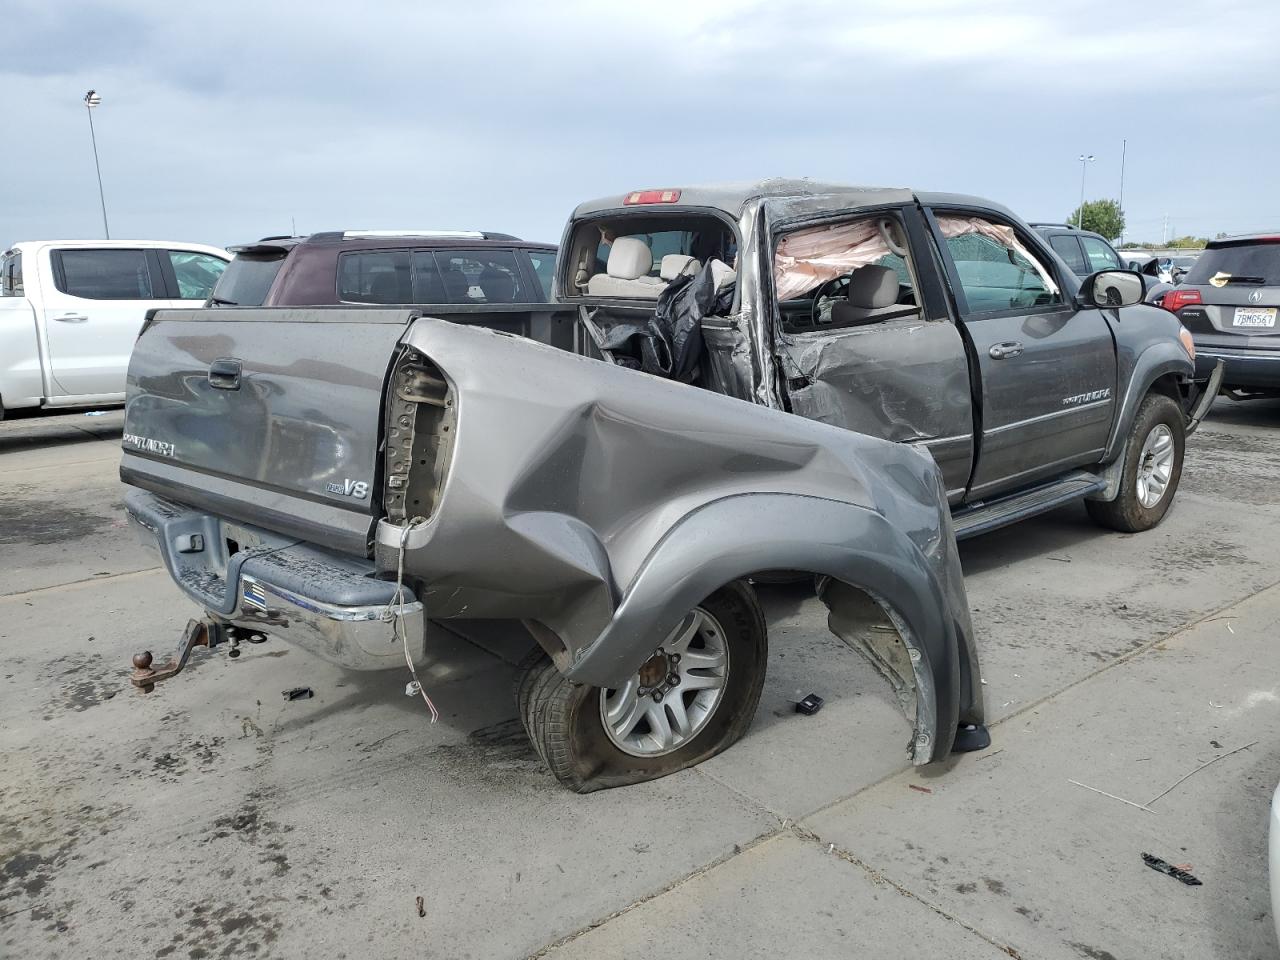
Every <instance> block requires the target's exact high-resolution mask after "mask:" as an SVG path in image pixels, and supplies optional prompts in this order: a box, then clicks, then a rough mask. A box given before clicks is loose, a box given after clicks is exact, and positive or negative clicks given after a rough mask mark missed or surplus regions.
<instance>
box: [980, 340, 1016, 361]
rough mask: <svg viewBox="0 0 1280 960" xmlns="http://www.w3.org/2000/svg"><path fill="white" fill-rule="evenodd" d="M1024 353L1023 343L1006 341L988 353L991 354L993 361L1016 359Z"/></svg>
mask: <svg viewBox="0 0 1280 960" xmlns="http://www.w3.org/2000/svg"><path fill="white" fill-rule="evenodd" d="M1021 352H1022V342H1021V341H1020V340H1006V341H1005V342H1004V343H997V344H996V345H995V346H994V347H992V348H991V349H990V350H988V351H987V353H989V354H991V359H992V360H1008V359H1009V358H1010V357H1016V356H1017V355H1018V354H1020V353H1021Z"/></svg>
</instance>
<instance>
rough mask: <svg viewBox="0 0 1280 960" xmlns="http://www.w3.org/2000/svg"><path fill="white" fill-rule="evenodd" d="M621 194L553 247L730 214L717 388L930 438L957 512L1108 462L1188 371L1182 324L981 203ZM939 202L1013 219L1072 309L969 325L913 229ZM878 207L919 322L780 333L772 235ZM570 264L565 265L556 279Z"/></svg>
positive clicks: (863, 193) (713, 191) (712, 362)
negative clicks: (1099, 283)
mask: <svg viewBox="0 0 1280 960" xmlns="http://www.w3.org/2000/svg"><path fill="white" fill-rule="evenodd" d="M622 199H623V198H622V196H620V195H619V196H614V197H605V198H601V199H599V200H595V201H590V202H587V203H583V204H581V205H579V207H578V208H577V209H576V210H575V212H574V216H573V219H571V220H570V223H569V225H568V226H567V228H566V231H565V234H564V240H563V242H562V249H568V248H569V247H570V245H571V239H572V237H573V235H574V230H575V227H576V225H577V224H578V223H579V222H580V221H582V220H591V219H594V218H597V217H607V218H609V219H611V220H618V219H620V218H624V217H627V216H636V217H646V218H650V219H651V218H653V217H655V216H660V215H664V214H671V215H676V216H678V215H681V214H682V213H688V212H689V211H690V210H691V209H693V208H697V210H698V211H700V212H706V211H716V212H718V213H720V214H721V215H723V216H724V217H725V218H726V219H729V220H731V221H732V222H733V223H734V224H735V225H736V233H737V236H738V242H739V248H738V261H737V268H738V285H737V298H736V300H735V304H734V312H733V315H732V316H730V317H727V318H723V319H721V318H715V320H714V322H712V323H709V324H704V328H705V329H707V331H708V335H707V349H708V353H709V359H708V367H709V368H710V374H709V377H708V379H709V380H710V384H711V385H712V386H714V388H715V389H717V390H720V391H722V392H725V393H728V394H730V395H732V396H736V397H740V398H743V399H751V400H753V401H754V402H756V403H758V404H761V405H764V406H769V407H773V408H776V409H790V410H793V411H794V412H796V413H798V414H800V415H801V416H804V417H809V418H813V419H818V420H821V421H823V422H826V423H831V424H835V425H839V426H844V427H847V428H849V429H852V430H857V431H859V432H863V433H867V434H871V435H874V436H879V437H884V438H887V439H892V440H898V441H906V442H914V443H919V444H921V445H923V446H924V447H926V448H928V449H929V450H930V451H931V452H933V453H934V455H935V457H936V458H937V460H938V462H939V465H940V466H941V467H942V469H943V472H944V476H945V478H946V486H947V490H948V496H949V500H950V502H951V503H952V504H953V505H954V506H955V507H956V508H957V509H958V510H959V509H963V508H964V507H965V506H966V504H982V503H983V502H986V501H990V499H991V498H993V497H995V498H999V497H1002V496H1006V495H1011V494H1014V493H1016V492H1018V491H1020V490H1024V489H1028V488H1031V487H1035V486H1037V485H1039V484H1043V483H1045V482H1047V481H1052V480H1054V479H1056V478H1065V477H1067V476H1069V475H1071V474H1072V472H1073V471H1074V470H1076V469H1079V468H1082V467H1083V468H1088V469H1091V470H1095V471H1099V472H1100V471H1102V470H1103V469H1105V467H1106V466H1107V465H1108V464H1109V463H1111V462H1112V461H1113V460H1114V459H1115V457H1116V456H1118V455H1119V453H1120V451H1121V449H1122V445H1123V438H1124V436H1126V435H1127V432H1128V430H1129V427H1130V425H1131V423H1132V416H1133V413H1134V412H1135V411H1136V409H1137V404H1138V403H1140V402H1141V399H1142V397H1143V396H1144V395H1145V394H1146V392H1147V391H1148V390H1149V389H1150V388H1151V386H1152V384H1153V383H1154V382H1155V381H1156V380H1157V379H1158V378H1160V377H1161V376H1166V375H1167V376H1170V377H1171V378H1172V379H1173V380H1174V381H1176V382H1177V383H1181V384H1183V385H1184V386H1185V384H1186V383H1188V382H1189V381H1190V379H1191V378H1192V377H1193V376H1194V375H1195V367H1194V364H1193V363H1192V361H1191V359H1190V358H1189V357H1188V355H1187V353H1186V351H1185V350H1184V349H1183V348H1182V347H1181V346H1180V344H1179V342H1178V332H1179V324H1178V321H1177V319H1176V318H1175V317H1173V316H1172V315H1171V314H1169V313H1168V312H1167V311H1163V310H1160V309H1158V308H1154V307H1149V306H1146V305H1141V304H1138V305H1133V306H1128V307H1124V308H1121V309H1120V310H1097V309H1092V308H1089V307H1086V306H1083V305H1081V304H1080V302H1079V299H1078V297H1079V291H1080V281H1079V279H1078V278H1077V277H1076V276H1075V275H1074V274H1073V273H1072V272H1071V271H1070V270H1069V269H1068V268H1067V266H1066V264H1064V263H1063V262H1062V260H1061V259H1060V258H1059V257H1058V256H1057V254H1055V253H1054V252H1053V250H1052V248H1051V247H1050V246H1049V244H1048V243H1047V241H1046V240H1045V239H1044V237H1043V236H1042V235H1041V234H1039V233H1037V232H1036V231H1035V230H1034V229H1032V228H1031V227H1030V226H1029V225H1027V224H1026V223H1024V222H1023V221H1022V220H1021V219H1020V218H1018V217H1017V216H1016V215H1015V214H1014V213H1012V212H1011V211H1010V210H1008V209H1007V208H1005V207H1003V206H1001V205H1000V204H997V203H992V202H990V201H988V200H984V199H981V198H978V197H972V196H966V195H962V194H951V193H935V192H919V191H915V192H913V191H911V190H909V189H905V188H854V187H845V186H840V185H835V184H825V183H816V182H812V181H807V180H766V181H762V182H759V183H754V184H740V185H732V184H731V185H722V186H712V187H694V188H688V189H685V188H681V189H680V199H679V202H677V203H673V204H664V205H662V206H660V207H653V206H650V207H645V206H632V207H626V206H623V204H622ZM935 207H936V208H939V209H941V210H954V211H959V212H961V213H964V214H968V215H979V216H982V215H985V216H990V217H994V218H995V219H997V220H999V221H1004V222H1007V223H1009V224H1012V225H1014V227H1015V228H1016V229H1017V230H1018V231H1019V232H1020V233H1021V234H1022V235H1023V241H1024V242H1025V243H1026V244H1027V245H1028V246H1029V247H1030V248H1032V249H1033V250H1035V251H1036V252H1037V253H1038V254H1040V255H1041V256H1042V258H1043V259H1044V260H1045V261H1046V263H1047V264H1048V265H1049V266H1050V268H1051V269H1053V270H1054V271H1055V272H1056V274H1057V279H1058V284H1059V286H1060V288H1061V290H1062V293H1063V297H1064V299H1065V300H1066V303H1065V304H1064V305H1063V306H1062V307H1060V308H1058V309H1048V310H1046V309H1044V308H1040V309H1036V310H1028V311H1021V312H1019V311H1009V312H1004V313H999V314H988V315H977V316H972V317H965V318H963V319H962V318H961V311H960V309H959V307H958V304H957V303H956V300H955V297H954V296H953V295H952V293H951V288H950V282H949V281H948V280H947V279H946V277H945V276H943V273H944V272H945V269H946V267H945V265H944V264H942V263H940V262H939V261H938V259H937V257H936V255H935V254H934V252H933V249H931V247H934V246H936V245H937V243H936V240H933V241H928V240H924V239H923V238H924V237H927V234H928V232H929V231H930V229H931V228H930V226H928V225H926V222H925V221H926V220H927V219H928V217H926V216H921V217H918V219H917V220H916V222H914V223H913V222H912V218H913V217H916V216H917V215H916V213H915V211H916V210H925V209H928V210H932V209H933V208H935ZM878 210H894V211H897V212H899V213H900V214H902V215H903V216H904V219H905V221H906V226H907V232H908V235H909V236H910V242H911V247H912V252H913V256H914V259H915V262H916V269H917V272H918V273H919V274H921V276H920V277H919V280H920V282H921V287H922V290H921V293H922V295H923V296H924V302H923V303H921V304H920V306H921V308H922V316H923V317H924V318H925V321H924V322H915V323H912V322H910V321H905V322H903V321H899V322H894V321H890V322H885V323H881V324H876V325H872V326H867V327H862V328H856V329H850V330H844V331H826V332H822V333H814V334H808V333H806V334H788V333H786V332H784V331H783V330H782V329H781V326H780V322H779V320H780V316H779V313H778V309H777V305H776V301H774V299H773V288H772V270H771V264H772V255H773V244H774V242H775V237H776V234H777V232H778V230H779V229H781V228H787V229H791V228H794V227H796V226H799V225H805V224H809V223H820V222H824V221H830V220H834V219H841V218H848V217H853V216H857V215H859V214H866V213H869V212H871V211H878ZM921 231H923V233H922V232H921ZM567 269H569V267H568V265H567V263H562V265H561V270H562V272H563V271H564V270H567ZM557 282H558V283H559V280H558V281H557ZM561 286H562V287H563V284H562V285H561ZM566 299H572V300H578V301H581V300H587V301H590V300H591V299H592V298H584V297H571V298H566ZM596 300H597V302H600V301H599V300H598V298H596ZM583 309H584V310H585V309H587V308H585V307H584V308H583ZM935 324H940V326H936V327H935ZM1011 340H1012V341H1016V342H1017V343H1019V344H1020V345H1021V347H1022V352H1021V354H1020V355H1018V356H1017V357H1015V358H1010V359H1003V360H998V361H997V360H994V359H993V358H992V357H991V355H990V352H989V351H990V348H991V347H992V346H995V345H997V344H1001V343H1005V342H1008V341H1011ZM1140 357H1141V358H1143V359H1141V360H1139V358H1140ZM1157 361H1158V362H1157ZM1173 393H1174V395H1175V396H1177V395H1178V390H1177V387H1176V386H1175V387H1174V388H1173ZM1095 394H1096V395H1097V396H1093V395H1095Z"/></svg>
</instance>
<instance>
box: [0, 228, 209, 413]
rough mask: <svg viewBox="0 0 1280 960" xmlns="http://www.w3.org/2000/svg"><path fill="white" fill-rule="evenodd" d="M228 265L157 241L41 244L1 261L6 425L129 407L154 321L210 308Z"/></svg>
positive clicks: (0, 381)
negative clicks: (61, 411)
mask: <svg viewBox="0 0 1280 960" xmlns="http://www.w3.org/2000/svg"><path fill="white" fill-rule="evenodd" d="M230 259H231V257H230V254H228V253H227V252H226V251H225V250H221V249H219V248H218V247H209V246H204V245H203V244H198V243H166V242H163V241H157V240H100V241H62V240H35V241H28V242H25V243H17V244H14V245H13V247H12V249H10V250H6V251H5V252H4V253H3V254H0V418H3V417H4V412H5V411H6V410H14V409H17V408H19V407H72V406H96V405H105V404H112V403H123V402H124V378H125V371H126V370H127V369H128V366H129V354H130V352H132V350H133V343H134V341H135V340H136V339H137V338H138V331H139V330H141V329H142V322H143V320H144V319H145V318H146V315H147V311H148V310H151V309H153V308H156V307H194V306H199V305H201V304H203V303H204V301H205V299H206V298H208V296H209V291H210V290H212V289H213V285H214V283H215V282H216V281H217V279H218V277H219V276H220V275H221V274H222V271H223V270H224V269H225V268H226V265H227V262H228V261H229V260H230Z"/></svg>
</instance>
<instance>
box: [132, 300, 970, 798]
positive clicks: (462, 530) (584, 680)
mask: <svg viewBox="0 0 1280 960" xmlns="http://www.w3.org/2000/svg"><path fill="white" fill-rule="evenodd" d="M121 476H122V478H123V480H124V481H125V483H127V484H129V485H130V486H131V487H132V489H131V490H130V491H129V493H128V495H127V497H126V504H127V509H128V514H129V517H130V519H131V522H132V523H133V524H134V525H136V527H137V528H139V531H140V532H141V534H142V535H143V537H144V539H145V540H146V541H147V542H149V543H151V544H153V545H154V546H156V547H157V548H158V550H159V552H160V554H161V556H162V557H163V560H164V563H165V565H166V566H167V568H168V570H169V572H170V573H171V575H172V577H173V579H174V581H175V582H176V583H177V585H178V586H179V587H180V588H181V589H182V590H183V591H184V592H185V593H186V594H187V596H188V597H190V598H191V599H192V600H193V601H194V602H195V603H196V604H197V606H199V607H200V608H202V610H203V611H204V615H203V618H202V621H201V622H199V623H198V624H196V623H194V622H193V626H195V629H194V630H189V631H188V635H187V637H186V639H185V641H184V647H183V649H182V651H181V654H180V658H179V661H181V658H182V657H185V656H186V655H187V653H188V652H189V649H190V645H191V644H193V643H206V644H208V645H210V646H213V645H217V644H219V643H222V642H227V643H229V644H231V645H234V644H236V643H238V642H240V641H241V640H245V639H256V638H258V637H259V636H260V635H262V634H269V635H272V636H276V637H280V638H283V639H285V640H287V641H290V642H293V643H296V644H298V645H299V646H301V647H304V648H306V649H308V650H310V651H313V652H314V653H316V654H317V655H319V656H321V657H324V658H326V659H328V660H331V661H333V662H335V663H338V664H341V665H343V666H345V667H349V668H352V669H378V668H385V667H393V666H396V665H397V664H399V665H403V664H404V662H405V660H406V659H408V660H409V661H410V662H411V663H421V662H422V661H423V660H424V659H426V658H428V657H429V656H430V650H428V649H426V648H425V641H424V628H425V618H427V617H430V618H432V619H445V620H447V619H450V618H467V617H476V618H503V619H508V620H511V621H515V622H518V623H521V624H523V625H524V627H525V628H527V630H528V631H529V633H530V634H531V636H532V638H533V640H536V643H537V648H536V650H535V655H533V656H531V657H530V658H529V659H528V660H527V661H526V663H525V665H524V667H523V671H522V676H521V678H520V681H519V686H518V691H517V692H518V703H519V712H520V716H521V719H522V720H523V722H524V724H525V727H526V729H527V730H528V732H529V735H530V737H531V739H532V741H533V743H534V744H535V746H536V747H537V749H538V751H539V752H540V753H541V755H542V757H543V758H544V759H545V760H546V762H547V764H548V766H549V767H550V768H551V770H552V772H553V773H554V774H555V775H556V777H558V778H559V779H560V781H561V782H562V783H564V784H565V785H567V786H569V787H570V788H572V789H575V790H580V791H586V790H593V789H598V788H601V787H608V786H615V785H619V784H625V783H632V782H637V781H640V780H646V779H651V778H654V777H658V776H662V775H664V774H667V773H670V772H672V771H675V770H678V769H681V768H684V767H687V766H690V765H692V764H695V763H698V762H699V761H701V760H703V759H705V758H707V757H710V756H712V755H714V754H716V753H718V752H719V751H721V750H723V749H725V748H726V747H727V746H729V745H730V744H732V743H733V742H734V741H736V740H737V739H738V738H740V737H741V736H742V735H743V733H744V732H745V731H746V729H747V727H748V725H749V724H750V722H751V719H752V716H753V713H754V710H755V707H756V704H757V701H758V699H759V696H760V691H761V687H762V684H763V681H764V674H765V665H766V660H767V636H766V630H765V621H764V617H763V615H762V613H761V609H760V606H759V604H758V602H757V600H756V597H755V593H754V591H753V589H752V587H751V585H750V582H749V578H750V577H751V576H752V575H753V574H755V573H757V572H760V571H765V570H773V569H779V568H781V569H788V570H797V571H806V572H810V573H813V574H815V575H817V576H818V577H819V578H820V580H819V585H820V588H819V593H820V596H821V597H822V599H823V600H824V601H825V602H826V603H827V605H828V606H829V607H830V608H831V615H830V623H831V626H832V629H833V630H835V631H836V632H838V633H841V634H842V635H844V636H846V638H847V639H849V640H850V642H851V643H854V644H855V645H858V644H860V649H861V650H862V652H864V653H866V654H867V655H868V656H869V657H870V658H871V659H872V661H873V662H874V663H875V664H876V665H877V666H878V667H879V668H880V669H881V671H882V672H883V673H884V675H885V676H886V677H887V678H889V679H890V681H891V682H893V683H894V684H895V686H896V687H897V688H898V692H899V695H900V697H901V699H902V700H903V702H904V705H905V706H906V707H907V708H908V711H909V714H910V717H911V719H912V721H913V726H914V729H913V731H912V734H911V739H910V742H909V746H908V754H909V756H910V758H911V760H912V761H913V762H914V763H917V764H923V763H928V762H930V761H933V760H938V759H942V758H944V757H945V756H946V755H947V754H948V752H950V751H951V750H952V749H953V747H956V748H961V747H964V746H973V745H975V744H979V745H984V744H985V742H986V736H985V730H984V729H983V728H982V726H981V725H982V723H983V708H982V693H981V689H982V688H981V686H980V685H979V684H980V677H979V669H978V662H977V655H976V650H975V646H974V638H973V633H972V627H971V625H970V619H969V610H968V606H967V601H966V599H965V592H964V586H963V581H962V577H961V571H960V566H959V562H958V560H957V555H956V546H955V538H954V535H953V532H952V527H951V518H950V514H949V511H948V508H947V500H946V492H945V489H944V487H943V484H942V480H941V475H940V473H939V471H938V468H937V466H936V465H935V463H934V461H933V460H932V459H931V458H930V456H929V455H928V453H927V452H925V451H923V450H917V449H914V448H912V447H911V446H908V445H903V444H896V443H890V442H886V441H884V440H880V439H875V438H871V437H867V436H863V435H861V434H858V433H855V432H852V431H849V430H845V429H842V428H839V427H835V426H830V425H828V424H823V423H819V422H816V421H813V420H806V419H803V418H800V417H795V416H792V415H790V414H787V413H784V412H782V411H779V410H772V409H769V408H768V407H765V406H760V405H753V404H748V403H743V402H741V401H739V400H735V399H732V398H729V397H725V396H720V395H718V394H716V393H714V392H710V391H707V390H701V389H699V388H697V387H695V386H689V385H685V384H680V383H674V382H670V381H667V380H663V379H659V378H656V377H652V376H648V375H645V374H642V373H637V372H634V371H630V370H626V369H622V368H621V367H619V366H616V365H610V364H607V363H603V362H600V361H599V360H595V359H588V358H586V357H583V356H580V355H577V354H575V353H573V352H569V351H566V350H562V349H557V348H555V347H551V346H547V345H543V344H539V343H536V342H533V341H531V340H526V339H524V338H521V337H515V336H511V335H507V334H503V333H500V332H497V331H494V330H489V329H484V328H481V327H475V326H462V325H457V324H453V323H449V322H446V321H441V320H436V319H430V318H424V317H420V316H418V313H417V312H416V311H413V310H404V309H380V308H360V309H343V308H317V309H241V310H219V311H178V310H170V311H159V312H158V313H156V314H155V315H153V317H152V319H151V320H150V322H149V323H148V324H147V326H146V327H145V329H144V331H143V333H142V335H141V337H140V339H139V340H138V344H137V346H136V348H135V350H134V353H133V358H132V362H131V364H130V369H129V390H128V401H127V407H126V415H125V432H124V456H123V460H122V464H121ZM866 595H869V596H870V597H871V598H873V599H874V600H875V602H877V603H878V604H879V605H880V606H881V607H882V609H883V610H884V611H885V612H886V614H887V615H888V617H889V618H890V620H891V622H892V623H893V624H894V625H895V626H896V627H897V636H894V635H893V634H881V633H877V635H876V640H875V642H874V646H872V645H870V644H868V643H867V642H866V641H865V640H861V639H860V637H859V635H858V631H857V630H856V620H857V619H858V607H859V604H860V602H865V596H866ZM533 640H531V642H530V644H531V646H533ZM135 664H136V666H137V668H138V670H137V672H138V674H140V675H141V677H140V685H143V686H144V687H145V686H146V685H147V684H149V683H153V682H154V681H155V680H158V679H160V678H161V677H163V676H166V675H168V674H171V673H172V672H174V670H173V667H176V666H181V662H178V663H175V664H172V665H169V666H167V667H162V668H160V670H159V671H157V670H156V669H155V668H153V666H152V664H151V657H150V655H141V656H140V657H138V658H135ZM958 730H959V731H960V733H961V739H962V743H961V744H959V745H957V744H956V738H957V731H958Z"/></svg>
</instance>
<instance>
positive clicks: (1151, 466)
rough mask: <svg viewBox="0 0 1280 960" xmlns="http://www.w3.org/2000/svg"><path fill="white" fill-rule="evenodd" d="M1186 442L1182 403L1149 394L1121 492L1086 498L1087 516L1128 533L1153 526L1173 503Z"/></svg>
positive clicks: (1135, 430)
mask: <svg viewBox="0 0 1280 960" xmlns="http://www.w3.org/2000/svg"><path fill="white" fill-rule="evenodd" d="M1185 446H1186V433H1185V421H1184V420H1183V418H1182V408H1181V407H1179V406H1178V404H1177V403H1175V402H1174V401H1173V400H1172V399H1171V398H1169V397H1167V396H1165V395H1164V394H1162V393H1150V394H1148V395H1147V396H1146V397H1145V398H1144V399H1143V401H1142V406H1141V407H1139V408H1138V415H1137V416H1136V417H1134V420H1133V428H1132V430H1131V431H1130V433H1129V442H1128V443H1127V444H1126V446H1125V462H1124V475H1123V476H1122V477H1121V480H1120V493H1119V495H1118V496H1117V497H1116V498H1115V499H1114V500H1111V501H1101V500H1086V501H1085V507H1086V508H1087V509H1088V511H1089V516H1091V517H1092V518H1093V519H1094V521H1095V522H1097V523H1099V524H1101V525H1102V526H1104V527H1110V528H1111V529H1112V530H1120V531H1122V532H1124V533H1139V532H1141V531H1143V530H1150V529H1151V528H1152V527H1154V526H1155V525H1156V524H1158V523H1159V522H1160V521H1161V520H1163V519H1164V515H1165V514H1166V513H1168V512H1169V508H1170V507H1171V506H1172V505H1173V497H1174V494H1175V493H1176V492H1177V490H1178V481H1179V480H1181V479H1182V456H1183V451H1184V448H1185Z"/></svg>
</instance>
